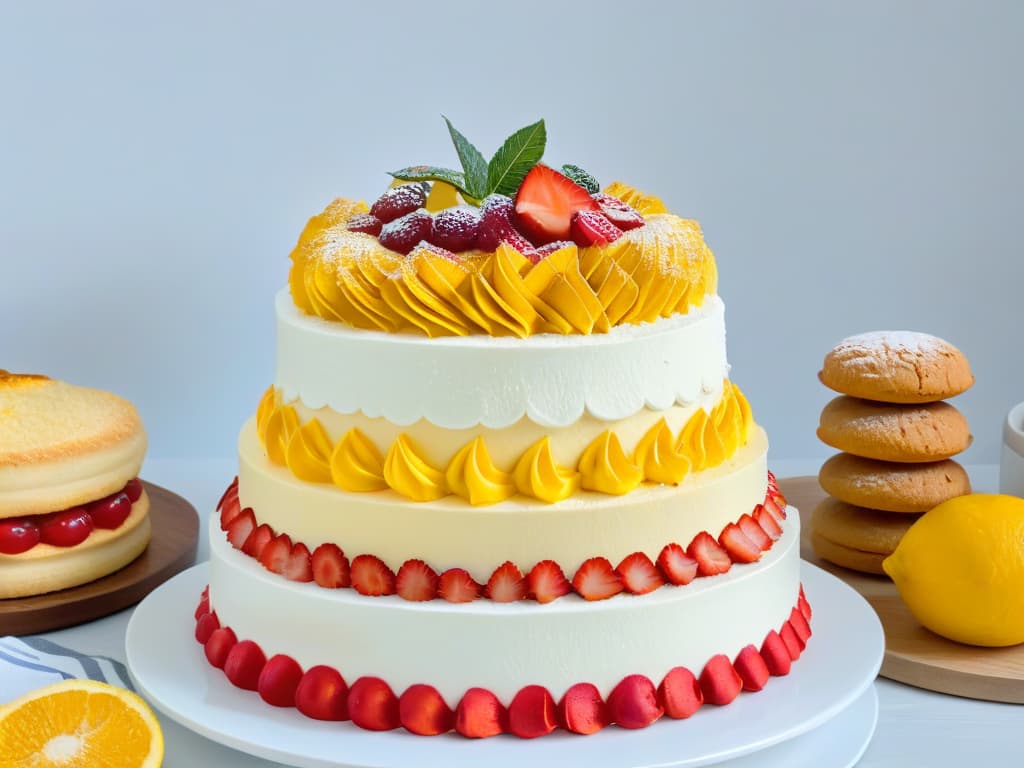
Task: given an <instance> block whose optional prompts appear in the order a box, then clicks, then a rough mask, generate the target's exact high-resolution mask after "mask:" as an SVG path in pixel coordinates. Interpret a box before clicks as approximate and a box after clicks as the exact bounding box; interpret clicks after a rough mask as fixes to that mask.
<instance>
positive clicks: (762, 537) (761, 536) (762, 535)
mask: <svg viewBox="0 0 1024 768" xmlns="http://www.w3.org/2000/svg"><path fill="white" fill-rule="evenodd" d="M737 525H739V527H740V530H741V531H743V535H745V536H746V537H747V538H748V539H750V540H751V541H752V542H754V543H755V544H756V545H757V548H758V549H760V550H761V551H762V552H764V551H766V550H769V549H771V548H772V538H771V537H770V536H769V535H768V533H767V532H766V531H765V529H764V528H762V527H761V526H760V525H759V524H758V522H757V521H756V520H754V518H752V517H751V516H750V515H744V516H743V517H741V518H740V519H739V521H737Z"/></svg>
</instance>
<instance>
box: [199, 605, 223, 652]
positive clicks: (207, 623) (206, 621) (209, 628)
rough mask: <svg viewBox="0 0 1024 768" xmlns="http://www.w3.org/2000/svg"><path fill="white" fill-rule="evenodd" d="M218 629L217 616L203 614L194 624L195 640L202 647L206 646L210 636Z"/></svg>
mask: <svg viewBox="0 0 1024 768" xmlns="http://www.w3.org/2000/svg"><path fill="white" fill-rule="evenodd" d="M218 629H220V622H219V621H217V614H215V613H204V614H203V615H202V616H200V617H199V621H197V622H196V640H197V641H198V642H199V643H201V644H202V645H206V641H207V640H209V639H210V635H212V634H213V633H214V632H215V631H216V630H218Z"/></svg>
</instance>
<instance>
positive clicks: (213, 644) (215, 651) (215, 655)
mask: <svg viewBox="0 0 1024 768" xmlns="http://www.w3.org/2000/svg"><path fill="white" fill-rule="evenodd" d="M237 642H238V638H237V637H235V633H234V631H233V630H232V629H231V627H220V628H219V629H215V630H213V632H211V633H210V636H209V637H208V638H207V639H206V643H205V644H204V646H203V651H204V653H206V660H207V661H208V662H210V665H211V666H213V667H216V668H217V669H223V668H224V662H226V661H227V660H228V654H229V653H231V649H232V648H234V647H235V644H236V643H237Z"/></svg>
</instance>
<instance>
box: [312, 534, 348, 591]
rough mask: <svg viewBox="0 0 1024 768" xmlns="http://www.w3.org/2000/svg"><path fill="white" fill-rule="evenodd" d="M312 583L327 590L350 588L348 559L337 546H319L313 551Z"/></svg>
mask: <svg viewBox="0 0 1024 768" xmlns="http://www.w3.org/2000/svg"><path fill="white" fill-rule="evenodd" d="M313 581H315V582H316V583H317V584H319V585H320V586H321V587H325V588H327V589H337V588H339V587H348V586H351V584H352V581H351V578H350V577H349V567H348V558H347V557H345V553H344V552H342V551H341V548H340V547H339V546H338V545H337V544H321V545H320V546H319V547H317V548H316V549H314V550H313Z"/></svg>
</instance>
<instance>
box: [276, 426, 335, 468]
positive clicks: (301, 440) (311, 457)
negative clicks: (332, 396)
mask: <svg viewBox="0 0 1024 768" xmlns="http://www.w3.org/2000/svg"><path fill="white" fill-rule="evenodd" d="M330 460H331V439H330V438H329V437H328V436H327V433H326V432H325V431H324V428H323V427H322V426H321V424H320V422H319V421H317V420H316V419H313V420H312V421H309V422H307V423H305V424H303V425H302V426H301V427H299V429H297V430H296V431H295V432H294V434H292V436H291V439H290V440H289V441H288V447H287V449H286V450H285V461H286V462H287V464H288V469H290V470H291V471H292V474H293V475H295V476H296V477H297V478H299V480H305V481H306V482H309V483H329V482H331V465H330Z"/></svg>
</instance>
